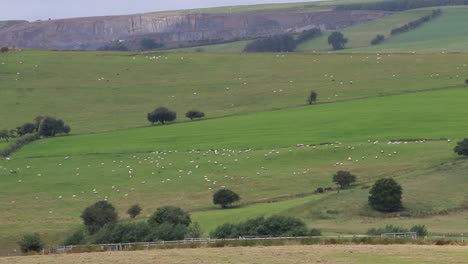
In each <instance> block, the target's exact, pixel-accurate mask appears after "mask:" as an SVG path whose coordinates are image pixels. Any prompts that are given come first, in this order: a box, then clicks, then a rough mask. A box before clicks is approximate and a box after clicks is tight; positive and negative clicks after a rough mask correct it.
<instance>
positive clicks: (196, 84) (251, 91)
mask: <svg viewBox="0 0 468 264" xmlns="http://www.w3.org/2000/svg"><path fill="white" fill-rule="evenodd" d="M166 58H167V59H166ZM467 58H468V56H466V55H447V54H445V55H414V56H405V55H397V54H395V55H370V54H369V55H314V54H307V55H304V54H242V55H238V54H185V53H184V54H177V53H154V54H144V55H132V54H128V53H98V52H86V53H85V52H43V51H25V52H20V53H11V54H7V55H0V83H1V85H2V89H1V90H0V112H2V113H8V115H2V116H1V117H0V122H1V124H2V125H1V127H0V129H7V128H8V129H9V128H14V127H16V126H18V125H21V124H22V123H24V122H27V121H31V120H32V119H33V118H34V117H36V116H37V115H41V114H42V115H45V114H50V115H54V116H58V117H60V118H62V119H64V120H65V121H66V122H67V123H69V124H70V126H71V127H72V133H74V134H77V133H78V134H80V133H90V132H93V133H94V132H99V131H112V130H116V129H126V128H130V127H139V126H147V125H148V122H147V120H146V113H148V112H149V111H151V110H153V109H154V108H155V107H157V106H166V107H169V108H171V109H174V110H176V111H177V113H178V120H179V122H181V121H187V119H186V118H185V117H184V113H185V112H186V111H188V110H190V109H198V110H201V111H204V112H205V113H206V115H207V117H209V118H213V117H221V116H229V115H235V114H245V113H252V112H258V111H266V110H273V109H283V108H288V107H293V106H300V105H304V104H305V101H306V97H307V95H308V94H309V93H310V90H312V89H314V90H316V91H317V92H318V94H319V98H318V101H319V103H325V102H334V101H339V100H349V99H355V98H362V97H369V96H377V95H386V94H391V93H403V92H408V91H417V90H423V89H435V88H443V87H448V86H454V85H460V84H463V82H464V79H465V78H466V75H468V73H467V68H466V67H465V65H466V60H467ZM36 66H37V67H36ZM351 82H352V84H351Z"/></svg>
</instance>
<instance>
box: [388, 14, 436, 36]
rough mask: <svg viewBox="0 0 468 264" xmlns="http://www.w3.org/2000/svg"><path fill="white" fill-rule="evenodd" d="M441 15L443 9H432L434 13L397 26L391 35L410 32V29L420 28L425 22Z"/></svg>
mask: <svg viewBox="0 0 468 264" xmlns="http://www.w3.org/2000/svg"><path fill="white" fill-rule="evenodd" d="M440 15H442V10H440V9H437V10H432V13H431V14H430V15H427V16H423V17H421V18H419V19H416V20H414V21H411V22H409V23H407V24H405V25H403V26H401V27H397V28H394V29H392V30H391V31H390V35H397V34H401V33H405V32H408V31H410V30H413V29H415V28H418V27H420V26H422V25H423V24H424V23H427V22H429V21H431V20H432V19H434V18H437V17H439V16H440Z"/></svg>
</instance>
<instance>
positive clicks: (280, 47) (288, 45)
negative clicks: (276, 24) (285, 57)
mask: <svg viewBox="0 0 468 264" xmlns="http://www.w3.org/2000/svg"><path fill="white" fill-rule="evenodd" d="M295 49H296V40H294V38H293V36H292V35H290V34H284V35H277V36H271V37H268V38H263V39H258V40H255V41H252V42H250V43H249V44H248V45H247V46H246V47H245V49H244V52H292V51H294V50H295Z"/></svg>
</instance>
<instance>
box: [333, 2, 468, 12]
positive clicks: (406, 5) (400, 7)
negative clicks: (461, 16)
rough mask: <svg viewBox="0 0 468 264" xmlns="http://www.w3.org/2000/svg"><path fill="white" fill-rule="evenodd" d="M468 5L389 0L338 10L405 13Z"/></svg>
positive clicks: (342, 7) (348, 5)
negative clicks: (437, 7)
mask: <svg viewBox="0 0 468 264" xmlns="http://www.w3.org/2000/svg"><path fill="white" fill-rule="evenodd" d="M453 5H468V0H387V1H379V2H369V3H355V4H343V5H338V6H336V7H335V9H336V10H384V11H404V10H409V9H416V8H423V7H431V6H453Z"/></svg>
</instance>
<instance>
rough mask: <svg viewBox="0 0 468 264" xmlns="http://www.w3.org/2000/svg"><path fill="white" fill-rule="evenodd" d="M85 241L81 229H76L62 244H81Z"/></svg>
mask: <svg viewBox="0 0 468 264" xmlns="http://www.w3.org/2000/svg"><path fill="white" fill-rule="evenodd" d="M85 242H86V236H85V233H84V232H83V230H78V231H76V232H75V233H73V234H72V235H71V236H69V237H67V238H66V239H65V241H64V242H63V244H64V245H65V246H72V245H73V246H74V245H83V244H85Z"/></svg>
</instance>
